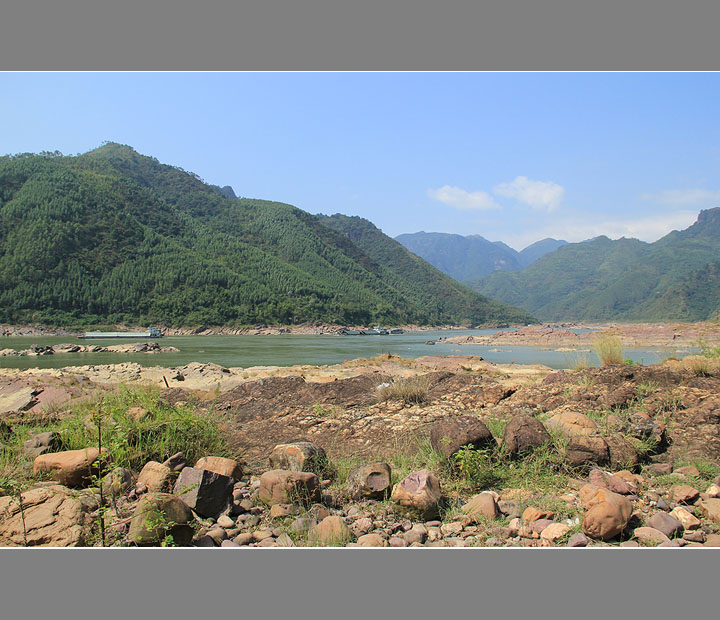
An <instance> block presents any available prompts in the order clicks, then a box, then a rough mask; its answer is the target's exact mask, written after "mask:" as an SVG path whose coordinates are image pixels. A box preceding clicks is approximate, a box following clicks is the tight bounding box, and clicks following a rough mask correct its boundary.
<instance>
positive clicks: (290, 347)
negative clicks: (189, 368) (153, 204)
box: [0, 329, 691, 368]
mask: <svg viewBox="0 0 720 620" xmlns="http://www.w3.org/2000/svg"><path fill="white" fill-rule="evenodd" d="M497 331H498V330H497V329H485V330H481V329H468V330H452V331H449V330H437V331H426V332H407V333H405V334H398V335H388V336H336V335H318V336H307V335H303V336H300V335H278V336H167V337H165V338H162V339H160V340H158V342H159V343H160V344H161V345H162V346H173V347H176V348H178V349H180V351H179V352H178V353H155V354H148V353H134V354H133V353H130V354H118V353H64V354H55V355H41V356H36V357H35V356H33V357H15V356H13V357H0V368H33V367H35V368H62V367H65V366H84V365H86V364H118V363H120V362H127V361H132V362H137V363H138V364H140V365H142V366H163V367H169V368H172V367H177V366H184V365H185V364H188V363H189V362H203V363H204V362H214V363H215V364H220V365H221V366H225V367H227V368H230V367H243V368H247V367H250V366H292V365H295V364H312V365H322V364H337V363H339V362H343V361H345V360H349V359H355V358H359V357H365V358H367V357H375V356H376V355H380V354H382V353H392V354H394V355H399V356H401V357H408V358H414V357H421V356H423V355H479V356H481V357H483V358H484V359H486V360H488V361H491V362H496V363H501V364H508V363H510V362H514V363H516V364H545V365H547V366H550V367H551V368H570V367H572V366H573V365H575V364H576V363H577V361H578V358H586V359H587V360H588V362H589V363H590V364H595V365H596V364H598V359H597V357H596V356H595V354H594V353H592V352H571V353H568V352H558V351H554V350H546V349H544V348H542V347H520V346H504V345H492V346H480V345H457V344H443V343H440V344H436V345H428V344H426V341H428V340H437V339H438V338H441V337H449V336H464V335H475V336H479V335H483V334H493V333H495V332H497ZM575 331H577V332H582V331H587V330H575ZM64 342H70V343H77V344H88V343H92V344H99V345H103V346H108V345H113V344H123V343H130V342H145V341H144V340H142V339H133V338H128V339H127V340H124V339H121V338H118V339H109V340H91V341H88V340H80V339H77V338H68V337H66V336H49V337H35V336H24V337H12V338H7V337H3V338H0V349H3V348H10V349H17V350H20V349H27V348H29V347H30V345H31V344H39V345H44V346H47V345H55V344H60V343H64ZM492 349H500V351H497V350H496V351H492ZM678 351H680V350H678V349H658V348H648V349H625V357H626V358H630V359H632V360H634V361H638V362H641V363H644V364H654V363H657V362H660V361H662V360H663V359H665V357H667V356H668V355H677V356H678V357H681V356H682V355H687V354H688V352H689V351H691V349H682V351H684V353H680V352H678Z"/></svg>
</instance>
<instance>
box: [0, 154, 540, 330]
mask: <svg viewBox="0 0 720 620" xmlns="http://www.w3.org/2000/svg"><path fill="white" fill-rule="evenodd" d="M358 219H359V218H358ZM356 232H357V233H358V234H356ZM353 239H355V240H354V241H353ZM308 321H323V322H328V323H344V324H353V325H358V324H364V325H367V324H373V323H384V324H388V325H398V324H408V323H416V324H423V325H433V324H434V325H438V324H484V323H497V322H528V323H529V322H536V319H534V318H533V317H532V316H531V315H530V314H529V313H527V312H525V311H524V310H519V309H516V308H511V307H509V306H507V305H505V304H503V303H500V302H495V301H492V300H489V299H487V298H486V297H484V296H482V295H480V294H478V293H476V292H474V291H471V290H470V289H468V288H467V287H465V286H463V285H461V284H459V283H457V282H455V281H454V280H452V278H450V277H449V276H446V275H444V274H442V273H440V272H439V271H438V270H437V269H435V268H434V267H432V266H431V265H430V264H428V263H426V262H425V261H423V260H422V259H420V258H418V257H416V256H414V255H413V254H411V253H410V252H408V251H407V250H405V249H404V248H403V247H402V246H401V245H400V244H399V243H397V242H395V241H393V240H392V239H390V238H389V237H387V236H385V235H383V234H382V233H381V232H380V231H379V230H377V228H375V227H374V226H373V225H372V224H370V222H367V221H365V220H361V221H357V222H356V221H355V220H352V218H348V220H347V221H346V220H345V219H343V217H341V216H337V217H335V216H334V217H333V218H325V217H319V216H314V215H311V214H310V213H307V212H305V211H302V210H300V209H297V208H295V207H293V206H291V205H287V204H282V203H277V202H270V201H264V200H251V199H247V198H237V197H236V195H235V191H234V190H233V189H232V188H231V187H230V186H225V187H222V188H221V187H218V186H214V185H209V184H207V183H205V182H203V181H202V179H200V178H199V177H198V176H197V175H195V174H193V173H190V172H187V171H185V170H183V169H181V168H178V167H175V166H168V165H165V164H162V163H160V162H159V161H158V160H157V159H155V158H154V157H148V156H145V155H141V154H140V153H138V152H137V151H135V150H134V149H133V148H131V147H129V146H127V145H121V144H115V143H106V144H104V145H103V146H101V147H99V148H97V149H94V150H92V151H90V152H88V153H85V154H83V155H78V156H63V155H61V154H60V153H43V154H40V155H35V154H29V153H26V154H20V155H14V156H5V157H0V323H14V324H22V323H29V322H32V323H39V324H46V325H47V324H53V325H78V324H85V325H90V324H99V323H102V324H119V323H123V324H144V325H148V324H150V325H152V324H163V325H167V326H190V325H203V324H204V325H247V324H257V323H274V324H278V323H279V324H298V323H304V322H308Z"/></svg>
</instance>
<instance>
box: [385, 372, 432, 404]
mask: <svg viewBox="0 0 720 620" xmlns="http://www.w3.org/2000/svg"><path fill="white" fill-rule="evenodd" d="M429 391H430V380H429V379H428V377H427V376H426V375H417V376H414V377H404V378H398V379H393V380H392V381H390V383H388V384H387V385H382V386H380V387H379V388H378V389H377V398H378V401H380V402H383V401H387V400H399V401H402V402H404V403H405V404H406V405H419V404H421V403H424V402H425V401H426V400H427V396H428V392H429Z"/></svg>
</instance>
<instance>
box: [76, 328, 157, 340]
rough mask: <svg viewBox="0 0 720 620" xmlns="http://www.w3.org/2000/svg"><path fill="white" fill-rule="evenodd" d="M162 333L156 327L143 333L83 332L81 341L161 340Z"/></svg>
mask: <svg viewBox="0 0 720 620" xmlns="http://www.w3.org/2000/svg"><path fill="white" fill-rule="evenodd" d="M162 337H163V333H162V332H161V331H160V329H159V328H157V327H150V328H149V329H148V330H147V331H144V332H85V333H84V334H83V335H82V336H78V338H82V339H83V340H91V339H93V338H95V339H100V338H162Z"/></svg>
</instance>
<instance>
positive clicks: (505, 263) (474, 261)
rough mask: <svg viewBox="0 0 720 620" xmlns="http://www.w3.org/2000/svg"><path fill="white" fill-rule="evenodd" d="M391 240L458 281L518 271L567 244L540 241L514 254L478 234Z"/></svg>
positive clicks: (418, 235)
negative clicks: (501, 272) (500, 272)
mask: <svg viewBox="0 0 720 620" xmlns="http://www.w3.org/2000/svg"><path fill="white" fill-rule="evenodd" d="M395 240H396V241H398V242H400V243H402V244H403V245H404V246H405V247H406V248H407V249H408V250H410V251H411V252H412V253H413V254H417V255H418V256H420V257H421V258H424V259H425V260H426V261H427V262H428V263H430V264H431V265H433V266H435V267H437V268H438V269H439V270H440V271H442V272H443V273H446V274H448V275H449V276H451V277H453V278H455V279H456V280H458V281H459V282H465V281H468V280H475V279H478V278H481V277H482V276H486V275H488V274H491V273H494V272H496V271H518V270H520V269H522V268H523V267H527V266H528V265H530V264H532V263H533V262H535V261H536V260H537V259H538V258H540V257H541V256H544V255H545V254H547V253H548V252H552V251H554V250H556V249H557V248H559V247H561V246H563V245H565V244H566V243H567V241H558V240H557V239H543V240H542V241H537V242H536V243H533V244H532V245H529V246H528V247H526V248H525V249H524V250H523V251H522V252H518V251H517V250H514V249H513V248H511V247H510V246H509V245H506V244H505V243H503V242H502V241H488V240H487V239H485V237H481V236H480V235H468V236H465V237H463V236H462V235H452V234H448V233H434V232H431V233H427V232H424V231H423V232H418V233H406V234H403V235H398V236H397V237H395Z"/></svg>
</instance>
